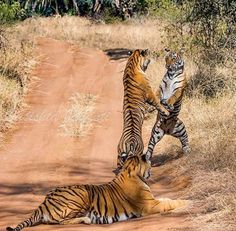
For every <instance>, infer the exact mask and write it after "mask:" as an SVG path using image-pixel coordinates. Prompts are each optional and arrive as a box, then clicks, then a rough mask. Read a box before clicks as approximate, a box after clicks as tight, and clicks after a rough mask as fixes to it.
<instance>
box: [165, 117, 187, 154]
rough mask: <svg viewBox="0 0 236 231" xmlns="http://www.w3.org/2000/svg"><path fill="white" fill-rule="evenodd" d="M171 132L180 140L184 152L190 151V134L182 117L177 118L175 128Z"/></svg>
mask: <svg viewBox="0 0 236 231" xmlns="http://www.w3.org/2000/svg"><path fill="white" fill-rule="evenodd" d="M169 134H170V135H172V136H173V137H176V138H178V139H179V140H180V142H181V144H182V149H183V152H184V154H187V153H189V152H190V148H189V143H188V134H187V131H186V128H185V125H184V123H183V122H182V121H181V120H180V119H177V121H176V124H175V126H174V129H173V130H172V131H171V132H170V133H169Z"/></svg>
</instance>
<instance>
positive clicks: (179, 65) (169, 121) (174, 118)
mask: <svg viewBox="0 0 236 231" xmlns="http://www.w3.org/2000/svg"><path fill="white" fill-rule="evenodd" d="M166 52H167V54H166V57H165V61H166V69H167V72H166V74H165V75H164V77H163V79H162V81H161V84H160V88H159V91H158V95H159V97H160V102H161V104H162V105H163V106H164V107H165V108H166V109H167V110H168V111H169V113H170V114H169V116H167V117H166V116H165V117H163V115H162V114H161V113H159V114H158V115H157V119H156V123H155V125H154V127H153V129H152V133H151V138H150V140H149V144H148V150H147V152H146V154H147V155H148V157H149V158H151V157H152V154H153V149H154V147H155V145H156V144H157V143H158V142H159V141H160V140H161V139H162V137H163V136H164V135H165V134H168V135H171V136H173V137H176V138H178V139H179V140H180V142H181V144H182V149H183V152H184V153H189V152H190V148H189V142H188V134H187V131H186V128H185V125H184V123H183V122H182V121H181V120H180V119H179V118H178V115H179V112H180V109H181V104H182V98H183V94H184V90H185V88H186V85H187V80H186V74H185V73H184V60H183V53H184V50H183V49H181V50H180V51H179V53H177V52H175V51H170V50H168V49H166Z"/></svg>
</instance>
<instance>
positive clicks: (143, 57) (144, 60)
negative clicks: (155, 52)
mask: <svg viewBox="0 0 236 231" xmlns="http://www.w3.org/2000/svg"><path fill="white" fill-rule="evenodd" d="M149 56H150V52H149V50H148V49H145V50H141V49H137V50H134V51H133V52H132V54H131V56H130V59H134V60H135V61H136V62H138V65H139V67H140V68H141V70H142V71H144V72H145V71H146V70H147V68H148V65H149V63H150V58H149Z"/></svg>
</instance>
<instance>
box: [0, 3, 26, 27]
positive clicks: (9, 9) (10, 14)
mask: <svg viewBox="0 0 236 231" xmlns="http://www.w3.org/2000/svg"><path fill="white" fill-rule="evenodd" d="M25 16H26V14H25V11H24V10H23V9H22V8H21V6H20V3H19V1H16V0H12V1H11V0H3V1H0V23H1V24H4V23H9V22H12V21H15V20H20V19H23V18H25Z"/></svg>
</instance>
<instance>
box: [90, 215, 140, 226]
mask: <svg viewBox="0 0 236 231" xmlns="http://www.w3.org/2000/svg"><path fill="white" fill-rule="evenodd" d="M87 217H89V218H90V219H91V224H112V223H114V222H118V221H126V220H129V219H132V218H138V217H141V215H135V214H133V213H131V214H129V215H128V214H125V213H122V214H119V215H118V214H117V215H114V216H99V215H97V213H95V214H94V213H90V214H88V215H87Z"/></svg>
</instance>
